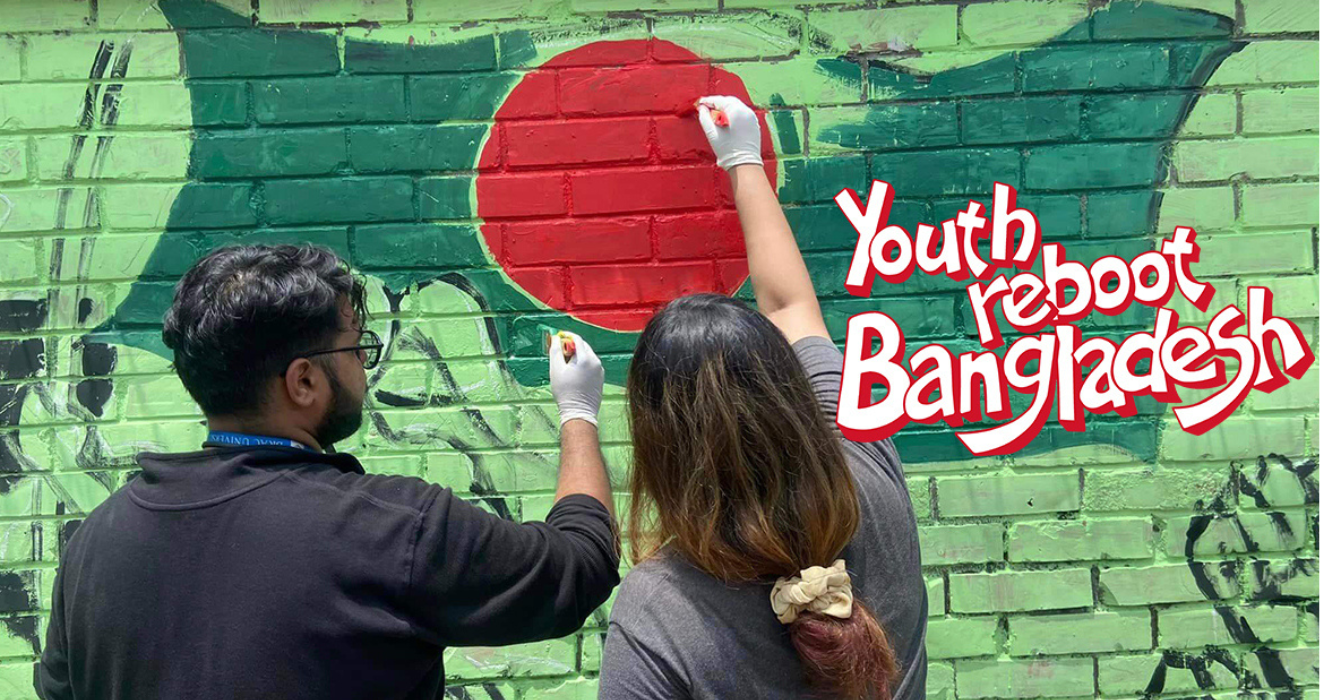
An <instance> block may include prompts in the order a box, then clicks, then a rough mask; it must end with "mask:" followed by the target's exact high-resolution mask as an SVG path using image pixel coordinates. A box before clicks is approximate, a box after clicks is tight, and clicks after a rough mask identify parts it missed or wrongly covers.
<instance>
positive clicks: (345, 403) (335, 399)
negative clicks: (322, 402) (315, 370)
mask: <svg viewBox="0 0 1320 700" xmlns="http://www.w3.org/2000/svg"><path fill="white" fill-rule="evenodd" d="M325 369H326V372H325V374H326V377H327V378H328V379H329V380H330V408H329V409H328V410H327V411H326V412H325V415H324V416H322V418H321V423H320V424H319V425H317V426H316V432H315V437H316V441H317V442H319V443H321V447H322V449H324V448H325V447H327V446H329V445H333V444H335V443H336V442H339V441H340V440H343V439H344V438H346V437H349V436H350V435H352V434H353V433H356V432H357V431H358V428H360V427H362V400H361V399H358V400H356V401H354V400H353V397H352V396H350V395H349V393H348V389H346V388H345V387H344V385H343V383H342V382H340V381H339V376H338V375H337V374H336V373H335V370H334V369H333V368H331V367H326V368H325Z"/></svg>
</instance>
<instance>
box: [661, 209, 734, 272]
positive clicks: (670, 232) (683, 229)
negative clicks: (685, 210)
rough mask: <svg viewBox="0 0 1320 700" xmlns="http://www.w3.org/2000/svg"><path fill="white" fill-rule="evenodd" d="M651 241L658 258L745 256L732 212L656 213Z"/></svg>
mask: <svg viewBox="0 0 1320 700" xmlns="http://www.w3.org/2000/svg"><path fill="white" fill-rule="evenodd" d="M655 240H656V246H657V251H658V254H659V257H660V259H661V260H675V259H682V258H738V259H744V258H746V257H747V247H746V246H745V245H744V244H743V237H742V230H741V228H740V227H739V226H738V212H736V211H715V212H709V213H701V214H680V215H678V216H658V217H656V219H655Z"/></svg>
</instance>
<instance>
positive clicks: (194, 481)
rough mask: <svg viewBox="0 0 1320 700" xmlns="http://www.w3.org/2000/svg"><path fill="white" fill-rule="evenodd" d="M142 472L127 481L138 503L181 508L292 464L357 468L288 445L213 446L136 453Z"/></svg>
mask: <svg viewBox="0 0 1320 700" xmlns="http://www.w3.org/2000/svg"><path fill="white" fill-rule="evenodd" d="M137 461H138V466H140V467H141V468H142V473H141V474H140V475H139V476H138V477H137V478H135V479H133V481H132V482H130V483H129V484H128V487H127V488H128V492H129V496H130V497H131V498H132V499H133V501H134V502H136V503H137V504H138V505H141V506H143V507H145V508H154V509H158V510H186V509H189V508H203V507H206V506H210V505H215V504H216V503H220V502H221V501H225V500H228V499H230V498H234V497H236V496H240V495H242V494H244V493H247V492H248V491H251V490H253V489H256V488H260V487H261V486H264V485H266V484H268V483H270V482H272V481H274V480H275V479H278V478H280V476H282V475H284V474H285V473H287V472H289V471H293V470H303V471H326V470H332V471H339V472H343V473H354V474H363V473H365V472H364V471H363V469H362V465H361V464H359V463H358V461H357V459H356V458H355V457H353V455H349V454H324V453H320V452H308V451H306V450H299V449H296V448H292V447H218V448H211V449H206V450H201V451H198V452H182V453H173V454H160V453H152V452H144V453H142V454H139V455H138V457H137Z"/></svg>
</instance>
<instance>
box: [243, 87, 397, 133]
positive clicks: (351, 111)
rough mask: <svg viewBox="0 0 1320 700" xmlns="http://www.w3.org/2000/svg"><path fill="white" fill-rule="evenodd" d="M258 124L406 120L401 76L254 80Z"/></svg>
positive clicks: (253, 98)
mask: <svg viewBox="0 0 1320 700" xmlns="http://www.w3.org/2000/svg"><path fill="white" fill-rule="evenodd" d="M252 103H253V111H254V113H255V114H256V117H257V123H259V124H317V123H326V122H328V123H332V124H345V123H363V122H398V121H404V120H405V119H407V112H406V111H405V108H404V104H403V77H402V76H398V75H364V76H354V77H348V76H335V77H332V78H293V79H282V80H267V81H263V82H254V83H253V85H252Z"/></svg>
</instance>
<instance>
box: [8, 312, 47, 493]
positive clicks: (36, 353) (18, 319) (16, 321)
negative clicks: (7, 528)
mask: <svg viewBox="0 0 1320 700" xmlns="http://www.w3.org/2000/svg"><path fill="white" fill-rule="evenodd" d="M49 308H50V307H49V305H48V303H47V301H46V300H45V299H10V300H6V301H0V332H6V333H15V334H20V333H31V332H32V331H35V330H36V329H38V328H40V327H41V325H42V324H43V323H45V322H46V311H47V309H49ZM44 354H45V353H44V345H43V344H42V341H41V339H40V338H28V339H25V340H18V341H13V340H5V341H0V379H11V380H12V379H30V378H32V377H35V376H36V375H37V373H38V372H40V371H41V369H42V368H43V367H44V365H45V362H44ZM30 390H31V385H28V384H4V385H0V430H3V429H4V428H9V427H11V426H17V425H18V421H19V417H20V416H21V415H22V413H23V401H24V399H26V398H27V394H28V392H29V391H30ZM22 455H23V450H22V445H21V443H20V440H19V434H18V431H16V430H14V431H4V432H0V472H3V473H8V474H13V473H17V472H21V471H23V466H24V463H25V460H24V458H23V456H22ZM12 484H13V482H12V481H11V480H8V479H3V480H0V495H3V494H5V493H8V492H9V489H10V487H11V486H12Z"/></svg>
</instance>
